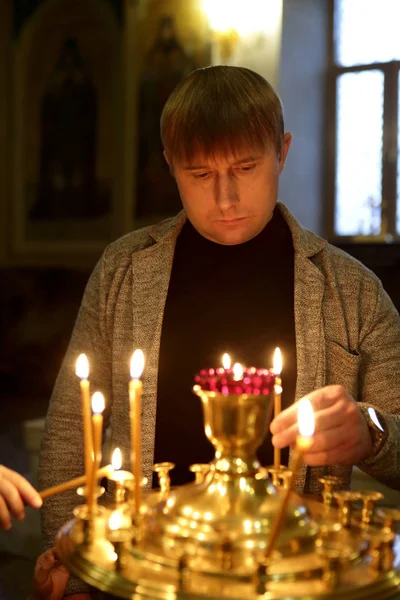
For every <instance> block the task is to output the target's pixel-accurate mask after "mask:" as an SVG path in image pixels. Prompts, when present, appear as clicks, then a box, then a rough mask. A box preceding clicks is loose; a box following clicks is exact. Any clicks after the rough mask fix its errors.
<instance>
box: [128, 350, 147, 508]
mask: <svg viewBox="0 0 400 600" xmlns="http://www.w3.org/2000/svg"><path fill="white" fill-rule="evenodd" d="M143 367H144V356H143V352H142V351H141V350H135V352H134V353H133V355H132V359H131V381H130V382H129V406H130V424H131V462H132V473H133V476H134V503H135V504H134V508H135V512H136V514H138V513H139V511H140V506H141V481H142V456H141V406H142V391H143V386H142V382H141V380H140V376H141V374H142V372H143Z"/></svg>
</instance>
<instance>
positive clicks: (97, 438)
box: [87, 392, 105, 512]
mask: <svg viewBox="0 0 400 600" xmlns="http://www.w3.org/2000/svg"><path fill="white" fill-rule="evenodd" d="M104 406H105V402H104V397H103V394H101V393H100V392H95V393H94V394H93V397H92V410H93V417H92V423H93V471H92V480H91V485H90V487H89V489H88V500H87V503H88V507H89V511H91V512H92V511H93V509H94V507H95V504H96V493H95V492H96V486H97V481H98V475H97V473H98V470H99V467H100V463H101V443H102V437H103V410H104Z"/></svg>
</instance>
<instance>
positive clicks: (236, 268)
mask: <svg viewBox="0 0 400 600" xmlns="http://www.w3.org/2000/svg"><path fill="white" fill-rule="evenodd" d="M276 346H279V347H280V349H281V351H282V355H283V360H284V367H283V371H282V382H283V394H282V406H283V407H286V406H289V405H290V404H291V403H292V402H293V400H294V395H295V385H296V375H297V372H296V344H295V328H294V250H293V242H292V237H291V233H290V230H289V228H288V226H287V224H286V222H285V220H284V218H283V217H282V215H281V213H280V212H279V210H275V212H274V215H273V217H272V219H271V220H270V222H269V223H268V224H267V225H266V227H265V228H264V229H263V231H262V232H261V233H259V234H258V235H257V236H256V237H255V238H253V239H252V240H250V241H248V242H246V243H244V244H239V245H235V246H225V245H221V244H217V243H215V242H211V241H209V240H207V239H206V238H204V237H202V236H201V235H200V234H199V233H198V232H197V231H196V230H195V229H194V227H193V226H192V225H191V223H190V222H189V221H187V222H186V223H185V225H184V227H183V229H182V231H181V233H180V235H179V237H178V240H177V244H176V250H175V255H174V261H173V266H172V272H171V280H170V284H169V289H168V295H167V300H166V305H165V310H164V320H163V326H162V334H161V345H160V359H159V373H158V396H157V416H156V439H155V454H154V462H163V461H171V462H174V463H175V464H176V468H175V469H174V470H173V471H172V472H171V478H172V484H173V485H181V484H183V483H186V482H188V481H191V480H192V479H193V476H192V474H191V473H190V472H189V470H188V467H189V465H190V464H192V463H198V462H210V460H212V458H213V456H214V450H213V447H212V445H211V444H210V442H208V440H207V438H206V437H205V434H204V428H203V417H202V410H201V403H200V400H199V398H198V397H197V396H195V395H194V394H193V392H192V387H193V383H194V382H193V379H194V375H195V374H196V373H197V372H198V371H200V369H202V368H207V367H218V366H221V358H222V354H223V353H224V352H228V353H229V354H230V355H231V358H232V360H233V362H241V363H242V364H244V365H246V366H255V367H272V358H273V352H274V349H275V347H276ZM258 457H259V459H260V461H261V463H262V464H263V465H270V464H272V463H273V448H272V444H271V437H270V435H269V434H268V435H267V436H266V439H265V441H264V443H263V445H262V446H261V448H260V449H259V451H258ZM287 461H288V450H287V449H285V450H284V451H282V464H287Z"/></svg>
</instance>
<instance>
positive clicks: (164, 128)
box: [161, 66, 284, 163]
mask: <svg viewBox="0 0 400 600" xmlns="http://www.w3.org/2000/svg"><path fill="white" fill-rule="evenodd" d="M283 133H284V123H283V108H282V104H281V101H280V99H279V97H278V95H277V94H276V92H275V91H274V89H273V88H272V86H271V85H270V84H269V83H268V81H266V79H264V78H263V77H261V75H259V74H258V73H254V72H253V71H250V69H245V68H243V67H233V66H213V67H207V68H205V69H197V70H196V71H193V72H192V73H191V74H190V75H189V76H188V77H186V79H184V80H183V81H181V82H180V83H179V84H178V86H177V87H176V88H175V90H174V91H173V92H172V94H171V95H170V97H169V98H168V100H167V102H166V104H165V106H164V110H163V112H162V115H161V139H162V143H163V145H164V149H165V151H166V153H167V156H168V159H169V161H170V162H171V163H174V162H175V161H177V162H180V163H184V162H189V163H190V162H191V161H192V160H193V159H194V157H195V156H196V155H198V154H199V153H200V154H203V155H206V156H212V157H215V156H216V155H220V154H222V155H224V156H226V155H228V154H233V155H237V154H238V152H240V151H241V150H245V149H247V150H248V149H252V150H253V149H255V150H259V151H262V152H264V151H265V149H266V147H267V145H268V143H269V142H272V144H273V145H274V146H275V149H276V151H277V153H278V154H280V153H281V151H282V142H283Z"/></svg>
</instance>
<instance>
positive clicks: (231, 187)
mask: <svg viewBox="0 0 400 600" xmlns="http://www.w3.org/2000/svg"><path fill="white" fill-rule="evenodd" d="M215 186H216V189H215V201H216V204H217V206H218V208H220V209H221V210H228V209H229V208H231V207H232V206H234V205H235V204H237V203H238V202H239V195H238V191H237V189H236V184H235V182H234V181H233V180H232V178H231V177H229V176H225V177H217V180H216V184H215Z"/></svg>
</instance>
